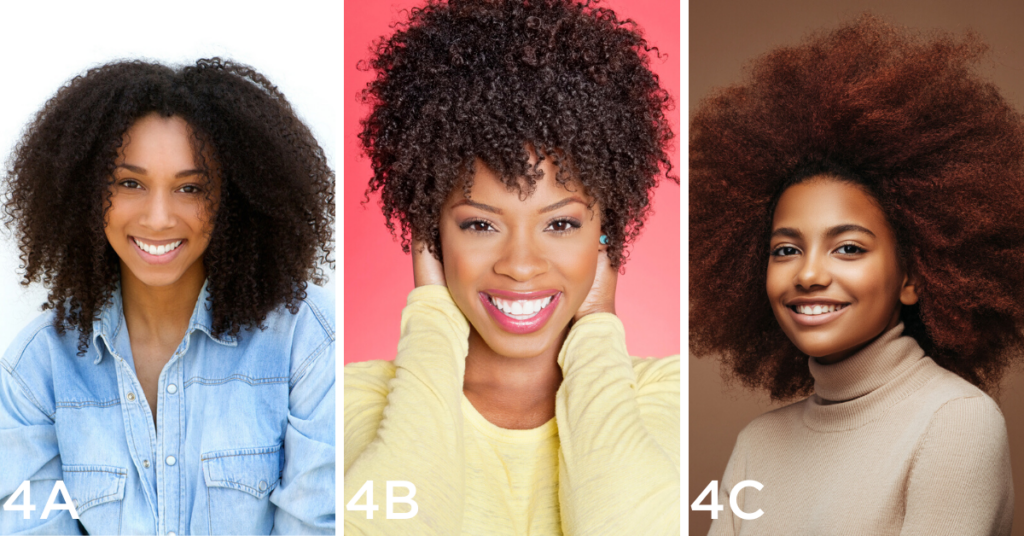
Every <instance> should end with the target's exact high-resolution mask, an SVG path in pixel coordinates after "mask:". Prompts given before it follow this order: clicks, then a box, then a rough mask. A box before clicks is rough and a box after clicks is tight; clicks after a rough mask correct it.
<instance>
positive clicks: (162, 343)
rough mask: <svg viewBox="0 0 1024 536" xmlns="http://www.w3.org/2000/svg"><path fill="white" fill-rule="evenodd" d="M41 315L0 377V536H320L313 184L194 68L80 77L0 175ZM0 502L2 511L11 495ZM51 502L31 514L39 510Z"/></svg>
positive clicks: (326, 379)
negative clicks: (58, 497) (37, 285)
mask: <svg viewBox="0 0 1024 536" xmlns="http://www.w3.org/2000/svg"><path fill="white" fill-rule="evenodd" d="M5 186H6V199H5V204H4V215H5V217H6V223H7V224H8V226H13V228H14V230H15V232H16V236H17V239H18V243H19V246H20V249H21V254H22V256H21V259H22V262H23V269H24V270H25V274H24V280H23V284H26V285H27V284H29V283H31V282H33V281H42V283H43V284H44V285H45V286H46V287H47V288H48V290H49V296H48V300H47V302H46V303H45V304H44V305H43V308H44V309H48V310H49V311H48V312H47V313H46V314H44V315H42V316H40V317H39V318H38V319H36V320H35V321H33V322H32V323H31V324H29V326H28V327H26V328H25V329H24V330H23V331H22V332H21V333H20V334H19V336H18V337H17V339H16V340H15V341H14V342H13V343H12V344H11V346H10V347H9V348H8V349H7V351H6V353H5V354H4V357H3V359H0V445H2V446H0V452H2V454H3V457H4V470H3V471H0V497H3V499H2V500H4V501H8V500H13V501H14V504H15V505H18V504H19V500H23V501H24V503H21V505H22V506H25V505H28V504H29V501H30V497H33V498H35V500H36V501H39V500H40V498H45V497H47V496H48V494H50V493H51V490H53V493H54V494H56V493H58V489H59V488H61V486H63V487H64V488H65V489H66V492H67V493H66V495H65V499H66V500H67V501H68V502H70V503H71V504H70V505H69V506H67V507H64V508H65V509H56V510H54V511H52V512H46V511H44V512H42V513H40V510H41V509H42V508H41V507H38V506H37V507H36V508H38V509H37V510H36V511H35V513H34V515H29V514H30V512H29V511H25V515H22V513H21V512H18V511H17V510H8V509H5V511H3V512H0V532H2V533H3V534H12V533H20V532H22V531H26V532H32V533H46V534H79V533H80V532H85V533H90V534H225V533H232V534H237V533H242V534H269V533H271V531H273V532H274V533H275V534H277V533H281V534H283V533H301V534H311V533H318V534H320V533H322V534H333V533H334V498H333V497H334V322H333V315H334V309H333V300H332V298H331V297H330V296H327V295H325V294H324V293H323V291H321V290H320V289H319V288H317V287H315V286H311V285H309V284H308V282H309V281H313V282H314V283H319V282H322V281H323V279H324V274H323V270H322V268H321V267H320V265H321V263H327V264H330V262H331V261H330V257H329V256H330V253H331V251H332V225H333V221H334V208H333V192H334V174H333V172H332V171H331V170H330V169H329V168H328V166H327V162H326V159H325V157H324V153H323V150H322V149H321V148H320V147H319V145H318V144H317V142H316V140H315V139H314V138H313V136H312V134H311V133H310V131H309V129H308V128H307V127H306V126H305V125H304V124H303V123H302V122H301V121H300V120H299V119H298V118H297V117H296V115H295V112H294V111H293V110H292V108H291V106H290V105H289V104H288V102H287V101H286V100H285V98H284V96H283V95H282V94H281V93H280V92H279V91H278V90H277V88H276V87H274V86H273V85H272V84H271V83H270V82H269V81H268V80H267V79H266V78H264V77H263V76H262V75H261V74H259V73H257V72H256V71H254V70H253V69H251V68H250V67H247V66H244V65H240V64H236V63H231V62H225V61H221V60H220V59H217V58H214V59H211V60H200V61H198V62H197V63H196V64H195V65H193V66H186V67H183V68H178V69H172V68H170V67H167V66H164V65H160V64H155V63H146V62H141V61H131V62H118V63H111V64H108V65H104V66H102V67H98V68H95V69H91V70H89V71H88V72H87V73H86V74H84V75H82V76H78V77H76V78H74V79H73V80H71V82H69V83H68V84H67V85H66V86H64V87H63V88H61V89H60V90H59V91H58V92H57V94H56V95H55V96H54V97H53V98H51V99H50V100H49V101H48V102H47V103H46V105H45V106H44V107H43V109H42V110H41V111H40V112H39V113H38V114H37V115H36V117H35V119H34V121H33V122H32V123H30V124H29V126H28V128H27V130H26V132H25V134H24V138H23V139H22V141H21V142H20V143H19V145H18V146H17V147H16V149H15V152H14V155H13V157H12V159H11V160H10V164H9V169H8V171H7V176H6V184H5ZM19 496H20V497H19ZM50 502H53V501H52V497H51V501H50Z"/></svg>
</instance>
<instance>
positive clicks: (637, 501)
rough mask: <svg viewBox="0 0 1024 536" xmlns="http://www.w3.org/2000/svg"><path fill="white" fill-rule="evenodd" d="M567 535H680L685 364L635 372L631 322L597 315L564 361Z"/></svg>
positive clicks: (582, 326)
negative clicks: (628, 328) (681, 382)
mask: <svg viewBox="0 0 1024 536" xmlns="http://www.w3.org/2000/svg"><path fill="white" fill-rule="evenodd" d="M558 364H559V366H560V367H561V368H562V376H563V380H562V385H561V387H560V388H559V389H558V394H557V395H556V399H555V416H556V419H557V423H558V438H559V442H560V452H559V475H558V476H559V490H558V499H559V505H560V509H561V518H562V532H564V533H565V534H587V535H597V534H612V535H620V534H651V535H667V534H673V535H674V534H679V532H680V511H679V496H680V490H679V393H680V390H679V389H680V388H679V356H672V357H668V358H665V359H662V360H656V361H653V362H651V363H650V364H648V365H647V366H638V367H637V369H639V370H640V371H641V374H640V375H638V374H637V369H634V365H633V362H632V358H630V357H629V354H628V353H627V352H626V335H625V331H624V330H623V327H622V322H620V321H619V319H618V318H617V317H616V316H615V315H613V314H609V313H598V314H592V315H587V316H586V317H584V318H582V319H580V321H578V322H576V324H575V325H574V326H573V327H572V329H571V330H570V331H569V335H568V337H567V338H566V340H565V344H563V346H562V351H561V353H560V354H559V355H558Z"/></svg>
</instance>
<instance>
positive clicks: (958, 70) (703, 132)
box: [690, 16, 1024, 536]
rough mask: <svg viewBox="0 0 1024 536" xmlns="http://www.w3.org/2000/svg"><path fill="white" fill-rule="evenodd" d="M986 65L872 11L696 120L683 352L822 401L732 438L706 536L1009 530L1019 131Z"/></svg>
mask: <svg viewBox="0 0 1024 536" xmlns="http://www.w3.org/2000/svg"><path fill="white" fill-rule="evenodd" d="M982 52H983V47H982V46H981V45H979V44H978V42H977V40H976V39H974V38H972V37H968V38H966V39H963V40H957V39H955V38H951V37H938V38H929V39H923V38H920V37H917V36H915V35H911V34H909V33H908V32H905V31H903V30H899V29H896V28H893V27H891V26H889V25H887V24H885V23H883V22H881V21H879V20H877V19H874V18H872V17H870V16H864V17H861V18H860V19H858V20H857V21H854V22H853V23H850V24H848V25H845V26H843V27H840V28H839V29H837V30H835V31H833V32H831V33H824V34H819V35H816V36H813V37H812V38H811V39H810V40H808V41H807V42H805V43H804V44H802V45H800V46H798V47H793V48H783V49H779V50H776V51H773V52H771V53H769V54H767V55H765V56H763V57H761V58H759V59H758V60H757V61H756V62H755V63H754V64H753V66H752V68H751V72H750V77H749V79H748V80H747V81H746V82H745V83H744V85H741V86H734V87H730V88H726V89H723V90H720V91H719V92H718V93H716V94H715V95H714V96H713V97H712V98H710V99H708V100H706V101H705V102H703V103H702V105H701V107H700V109H699V110H698V111H697V113H696V114H695V116H694V119H693V123H692V126H691V152H690V155H691V162H690V204H691V206H690V236H691V241H690V259H691V265H690V299H691V316H690V318H691V351H693V352H694V353H696V354H698V355H705V354H709V353H715V354H718V355H720V356H722V359H723V361H724V363H725V364H726V365H727V366H728V367H729V369H730V370H731V372H732V374H733V376H735V377H737V378H738V379H740V380H741V381H742V382H744V383H745V384H746V385H748V386H751V387H753V388H766V389H768V390H769V391H770V392H771V395H772V397H773V398H775V399H789V398H793V397H796V396H800V395H807V394H810V397H809V398H806V399H803V400H800V401H799V402H796V403H794V404H791V405H789V406H786V407H783V408H781V409H778V410H776V411H772V412H770V413H767V414H765V415H762V416H761V417H758V418H757V419H755V420H754V421H753V422H752V423H750V424H749V425H748V426H747V427H746V428H745V429H744V430H743V431H742V432H741V433H740V435H739V437H738V438H737V441H736V446H735V448H734V449H733V453H732V457H731V458H730V460H729V464H728V467H727V468H726V469H725V475H724V477H723V479H722V481H721V482H720V486H719V497H718V498H717V502H718V504H720V505H723V506H724V509H723V510H722V511H720V512H718V513H717V519H716V520H715V521H714V523H713V524H712V528H711V534H715V535H718V534H786V535H798V534H808V535H812V534H813V535H818V534H850V535H866V534H870V535H888V534H892V535H896V534H901V535H906V534H929V535H940V534H950V535H954V534H955V535H979V536H980V535H1009V534H1010V529H1011V524H1012V521H1013V483H1012V480H1011V473H1010V459H1011V457H1010V451H1009V446H1008V443H1007V436H1006V425H1005V423H1004V420H1003V415H1002V413H1001V411H1000V408H999V407H998V406H997V404H996V403H995V402H994V401H993V400H992V399H991V398H990V397H989V396H988V395H986V394H985V392H984V391H983V389H990V388H993V387H994V386H996V385H997V382H998V380H999V377H1000V375H1001V373H1002V372H1003V371H1004V370H1006V369H1007V368H1008V367H1009V366H1010V365H1011V364H1013V363H1014V362H1016V361H1019V360H1020V359H1021V357H1022V351H1021V348H1022V336H1021V332H1022V328H1024V270H1022V269H1021V266H1022V265H1024V219H1022V218H1021V217H1020V215H1021V214H1024V121H1022V118H1021V116H1020V114H1019V113H1018V112H1016V111H1015V110H1014V109H1013V108H1012V107H1011V106H1010V105H1008V104H1007V103H1006V102H1005V101H1004V100H1003V99H1002V98H1001V97H1000V96H999V94H998V93H997V92H996V90H995V89H994V88H993V86H991V85H990V84H988V83H986V82H985V81H983V80H981V79H980V78H979V77H978V76H977V75H976V74H974V73H973V71H972V69H971V67H972V64H973V63H974V62H975V61H976V60H977V59H978V57H979V56H980V54H981V53H982ZM695 439H696V440H698V441H699V438H695ZM1015 462H1016V463H1024V460H1015ZM744 481H754V482H756V483H757V484H758V485H759V486H760V489H758V485H755V486H750V485H747V486H737V484H740V483H743V482H744ZM734 487H737V488H740V487H742V488H743V489H742V491H741V490H739V489H738V490H737V491H736V492H735V497H732V499H733V501H732V502H734V503H735V506H736V509H735V510H734V509H733V508H732V507H731V506H730V495H731V492H732V490H733V488H734ZM707 503H708V501H707V500H706V501H705V502H704V504H707ZM758 512H760V515H759V516H758V515H756V514H757V513H758ZM751 514H755V515H751Z"/></svg>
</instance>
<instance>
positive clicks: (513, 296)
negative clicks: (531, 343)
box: [479, 290, 562, 335]
mask: <svg viewBox="0 0 1024 536" xmlns="http://www.w3.org/2000/svg"><path fill="white" fill-rule="evenodd" d="M488 295H490V296H494V297H497V298H501V299H505V300H537V299H541V298H546V297H548V296H554V298H552V299H551V303H549V304H548V305H547V307H545V308H543V309H541V310H540V311H539V312H538V313H537V314H536V315H534V316H533V317H532V318H528V319H526V320H516V319H514V318H512V317H510V316H508V315H506V314H505V313H503V312H501V311H500V310H499V309H498V308H497V307H495V306H494V304H492V303H491V300H490V299H489V297H488ZM479 296H480V302H481V303H483V304H484V309H486V310H487V313H488V314H490V315H491V318H493V319H494V321H495V322H497V324H498V325H499V326H501V329H504V330H505V331H507V332H509V333H514V334H517V335H522V334H525V333H533V332H534V331H537V330H539V329H540V328H542V327H544V325H545V324H547V321H548V320H549V319H550V318H551V315H552V314H554V311H555V308H556V307H558V301H559V299H560V298H561V297H562V293H561V292H559V291H557V290H539V291H535V292H510V291H504V290H487V291H484V292H480V293H479Z"/></svg>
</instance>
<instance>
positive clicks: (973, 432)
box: [922, 365, 1006, 441]
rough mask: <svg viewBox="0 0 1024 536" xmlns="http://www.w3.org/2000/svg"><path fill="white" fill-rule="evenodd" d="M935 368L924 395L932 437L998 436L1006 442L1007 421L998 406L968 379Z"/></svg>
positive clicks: (929, 430)
mask: <svg viewBox="0 0 1024 536" xmlns="http://www.w3.org/2000/svg"><path fill="white" fill-rule="evenodd" d="M933 366H934V367H935V368H937V369H939V370H938V372H937V374H936V377H935V378H934V379H933V380H932V381H931V382H929V384H928V385H927V386H926V387H925V389H923V391H924V392H923V393H922V396H925V397H927V403H926V404H925V407H926V408H927V411H928V412H929V413H930V419H929V423H928V435H929V437H931V438H934V439H937V438H938V437H940V436H948V435H950V433H952V434H954V435H958V436H965V435H966V436H972V437H975V438H980V439H983V438H985V437H988V438H990V439H998V438H997V437H993V436H999V437H1002V438H1003V440H1004V441H1005V437H1006V420H1005V419H1004V417H1003V412H1002V410H1000V409H999V404H997V403H996V401H995V400H992V397H990V396H988V394H986V393H985V392H984V391H982V390H981V389H978V388H977V387H976V386H974V385H972V384H971V383H969V382H968V381H967V380H964V379H963V378H961V377H960V376H957V375H956V374H954V373H952V372H950V371H948V370H946V369H943V368H941V367H939V366H938V365H933ZM937 432H938V434H937Z"/></svg>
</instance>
